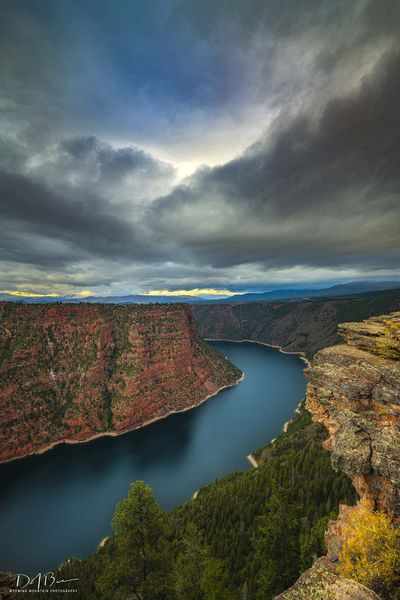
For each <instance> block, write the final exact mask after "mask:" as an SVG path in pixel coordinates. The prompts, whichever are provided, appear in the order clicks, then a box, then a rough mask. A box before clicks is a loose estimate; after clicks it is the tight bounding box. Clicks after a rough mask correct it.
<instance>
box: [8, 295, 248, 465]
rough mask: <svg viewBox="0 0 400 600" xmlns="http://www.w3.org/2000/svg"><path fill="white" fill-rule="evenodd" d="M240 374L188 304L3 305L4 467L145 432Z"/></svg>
mask: <svg viewBox="0 0 400 600" xmlns="http://www.w3.org/2000/svg"><path fill="white" fill-rule="evenodd" d="M240 377H241V372H240V370H239V369H237V368H236V367H234V366H233V365H232V364H231V363H230V362H229V361H227V360H226V359H224V358H223V357H222V356H221V355H220V354H219V353H217V352H216V351H215V350H213V349H212V348H210V347H209V346H208V345H207V344H206V343H205V342H204V341H203V340H201V339H200V338H199V337H198V335H197V331H196V327H195V325H194V322H193V318H192V314H191V311H190V308H189V307H188V306H185V305H178V304H174V305H167V304H164V305H122V306H121V305H118V306H117V305H99V304H98V305H89V304H80V305H67V304H65V305H63V304H51V305H23V304H14V303H0V409H1V410H0V461H4V460H8V459H12V458H16V457H20V456H24V455H26V454H29V453H32V452H37V451H41V450H43V449H45V448H46V447H48V446H49V445H51V444H54V443H57V442H60V441H64V440H71V441H84V440H87V439H89V438H91V437H93V436H94V435H98V434H101V433H105V432H111V433H122V432H124V431H128V430H129V429H134V428H136V427H141V426H142V425H144V424H146V423H147V422H149V421H151V420H155V419H158V418H161V417H163V416H166V415H168V414H170V413H172V412H176V411H179V410H184V409H186V408H189V407H191V406H195V405H196V404H199V403H200V402H202V401H203V400H205V399H206V398H207V397H208V396H210V395H212V394H215V393H216V392H217V391H218V390H219V389H221V388H222V387H225V386H229V385H234V384H235V383H236V382H237V381H238V379H239V378H240Z"/></svg>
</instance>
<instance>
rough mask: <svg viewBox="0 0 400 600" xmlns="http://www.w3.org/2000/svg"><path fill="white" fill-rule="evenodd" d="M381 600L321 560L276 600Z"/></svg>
mask: <svg viewBox="0 0 400 600" xmlns="http://www.w3.org/2000/svg"><path fill="white" fill-rule="evenodd" d="M313 599H315V600H380V598H379V596H377V595H376V594H375V592H373V591H372V590H370V589H368V588H366V587H365V586H364V585H362V584H361V583H358V582H357V581H350V580H349V579H345V578H344V577H340V576H339V575H338V574H337V573H335V571H334V570H333V569H332V566H331V565H330V564H329V562H328V561H326V560H324V559H319V560H318V561H317V562H316V563H315V564H314V565H313V566H312V567H311V569H308V570H307V571H305V572H304V573H303V574H302V576H301V577H300V578H299V579H298V580H297V581H296V583H295V584H294V585H293V586H292V587H291V588H289V589H288V590H286V592H283V593H282V594H279V596H276V597H275V599H274V600H313Z"/></svg>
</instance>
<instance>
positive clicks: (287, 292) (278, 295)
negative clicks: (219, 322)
mask: <svg viewBox="0 0 400 600" xmlns="http://www.w3.org/2000/svg"><path fill="white" fill-rule="evenodd" d="M393 289H400V282H399V281H353V282H351V283H343V284H340V285H333V286H331V287H327V288H313V289H282V290H271V291H268V292H249V293H246V294H240V295H237V296H230V297H228V298H218V299H206V298H202V297H200V296H197V297H194V296H147V295H143V294H130V295H127V296H86V297H84V298H76V297H71V296H58V297H50V296H42V297H40V298H32V297H29V296H15V295H13V294H5V293H3V294H1V293H0V301H11V302H24V303H29V304H47V303H53V302H64V303H72V304H78V303H80V302H89V303H95V304H154V303H161V304H175V303H179V302H184V303H188V304H189V303H190V304H193V303H194V304H198V303H207V304H210V303H211V304H221V303H224V304H238V303H244V302H272V301H276V300H291V299H301V298H330V297H335V298H337V297H340V296H352V295H354V294H368V293H375V292H380V291H386V290H393Z"/></svg>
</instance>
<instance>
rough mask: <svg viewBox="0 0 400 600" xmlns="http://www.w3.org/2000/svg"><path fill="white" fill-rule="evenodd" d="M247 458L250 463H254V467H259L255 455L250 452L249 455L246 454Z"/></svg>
mask: <svg viewBox="0 0 400 600" xmlns="http://www.w3.org/2000/svg"><path fill="white" fill-rule="evenodd" d="M246 458H247V460H248V461H249V463H250V464H252V465H253V467H254V468H255V469H257V467H258V462H257V461H256V459H255V458H254V456H253V455H252V454H248V455H247V456H246Z"/></svg>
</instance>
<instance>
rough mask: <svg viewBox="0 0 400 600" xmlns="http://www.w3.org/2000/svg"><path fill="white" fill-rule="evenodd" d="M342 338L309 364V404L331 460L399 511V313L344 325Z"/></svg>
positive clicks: (360, 487)
mask: <svg viewBox="0 0 400 600" xmlns="http://www.w3.org/2000/svg"><path fill="white" fill-rule="evenodd" d="M340 334H341V336H342V337H343V340H344V343H343V344H339V345H337V346H332V347H329V348H325V349H323V350H321V351H319V352H318V353H317V354H316V355H315V356H314V359H313V361H312V364H311V366H310V368H309V369H307V370H306V377H307V379H308V381H309V384H308V388H307V407H308V409H309V410H310V411H311V413H312V415H313V419H314V420H316V421H318V422H320V423H322V424H323V425H324V426H325V427H326V428H327V430H328V432H329V439H328V440H327V442H325V446H326V448H327V449H328V450H331V451H332V465H333V467H334V468H335V469H339V470H341V471H343V472H345V473H346V474H347V475H348V476H349V477H350V478H351V479H352V481H353V484H354V486H355V487H356V489H357V492H358V493H359V495H360V496H361V497H363V498H365V499H367V500H368V501H369V502H370V504H371V506H372V507H373V508H383V509H384V510H386V511H389V512H390V513H393V514H394V516H399V514H400V467H399V465H400V360H398V358H400V352H399V350H400V313H392V314H391V315H388V316H382V317H376V318H372V319H369V320H367V321H365V322H363V323H346V324H343V325H341V326H340Z"/></svg>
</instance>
